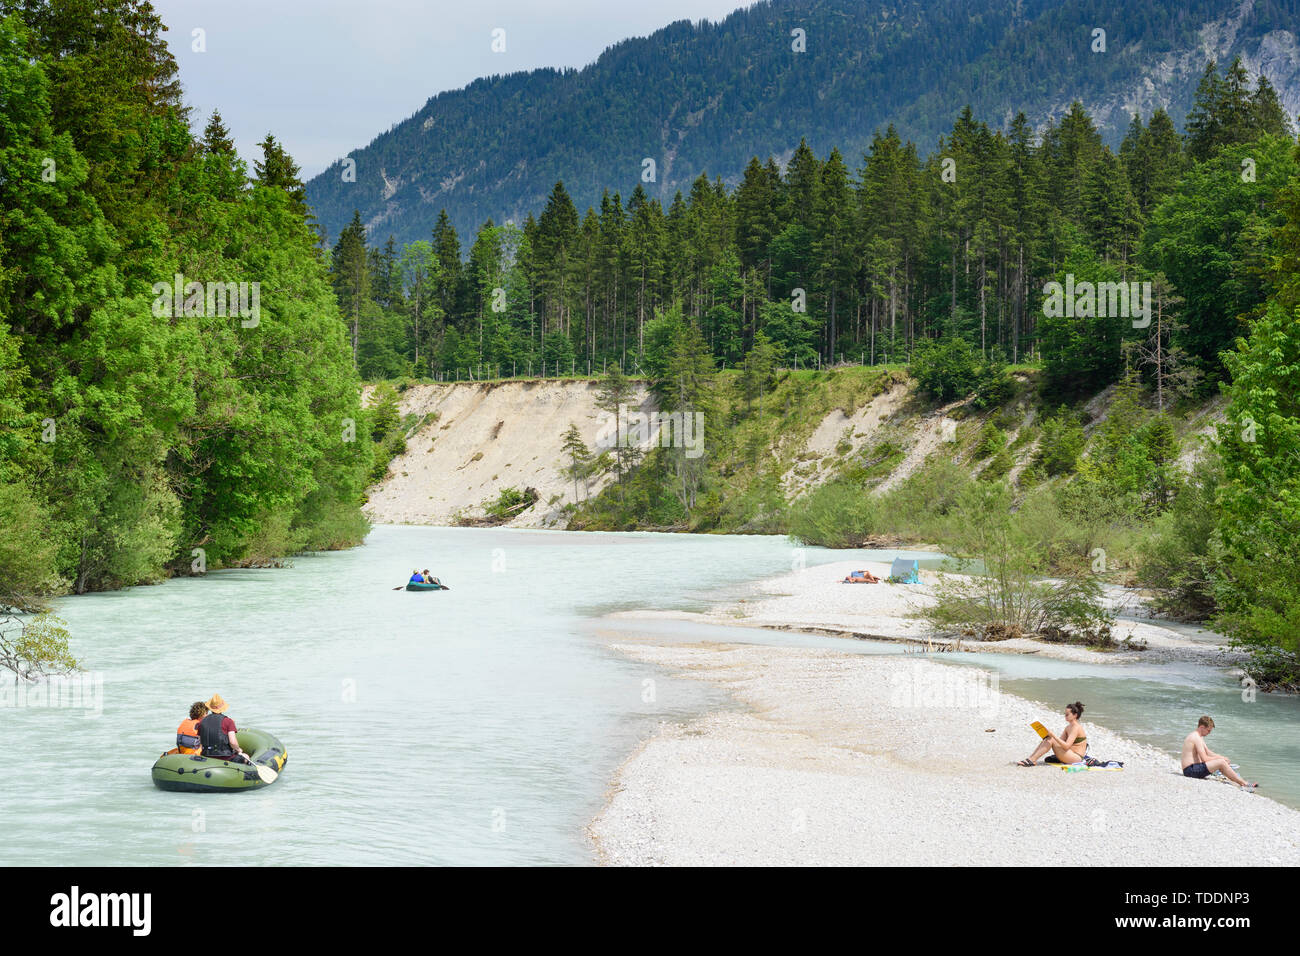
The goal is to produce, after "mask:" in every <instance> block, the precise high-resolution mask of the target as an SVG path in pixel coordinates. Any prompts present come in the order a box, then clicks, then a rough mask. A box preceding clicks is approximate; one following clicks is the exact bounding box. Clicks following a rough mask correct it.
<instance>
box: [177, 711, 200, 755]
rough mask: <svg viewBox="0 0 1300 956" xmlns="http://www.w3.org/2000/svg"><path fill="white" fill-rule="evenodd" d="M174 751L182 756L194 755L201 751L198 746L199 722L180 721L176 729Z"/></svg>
mask: <svg viewBox="0 0 1300 956" xmlns="http://www.w3.org/2000/svg"><path fill="white" fill-rule="evenodd" d="M176 749H177V750H179V751H180V752H181V753H183V754H196V753H200V752H201V751H202V748H201V747H200V746H199V722H198V721H197V720H188V719H187V720H182V721H181V725H180V726H179V727H177V728H176Z"/></svg>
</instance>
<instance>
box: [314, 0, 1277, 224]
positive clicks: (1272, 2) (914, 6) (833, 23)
mask: <svg viewBox="0 0 1300 956" xmlns="http://www.w3.org/2000/svg"><path fill="white" fill-rule="evenodd" d="M1094 24H1097V25H1100V26H1094ZM1296 24H1300V0H1240V2H1237V0H1233V2H1229V3H1225V2H1223V0H1182V2H1173V0H1152V2H1151V3H1149V4H1147V5H1145V8H1144V10H1143V11H1140V12H1139V11H1133V10H1131V9H1126V7H1125V5H1124V4H1123V3H1120V2H1116V0H1069V2H1066V3H1064V4H1053V3H1051V2H1049V0H1019V2H1017V3H1016V4H1015V6H1014V7H1012V8H1011V9H1010V10H1008V9H1007V8H1006V6H1005V5H1003V4H1002V3H999V2H995V0H864V2H860V3H850V4H846V3H844V2H843V0H767V2H763V3H759V4H755V5H754V6H751V7H747V8H744V9H740V10H737V11H735V12H733V13H732V14H730V15H728V16H727V17H726V18H724V19H723V20H721V21H717V22H712V21H707V20H704V21H698V22H695V23H692V22H690V21H685V20H680V21H676V22H674V23H671V24H668V25H667V26H665V27H663V28H662V29H660V30H658V31H655V32H654V33H653V34H651V35H649V36H647V37H634V38H629V39H626V40H622V41H620V42H619V43H616V44H613V45H612V46H610V47H609V48H607V49H606V50H605V51H604V52H603V53H602V54H601V55H600V56H599V57H598V58H597V59H596V60H595V61H593V62H592V63H591V64H588V65H587V66H585V67H583V68H581V69H571V68H566V69H554V68H545V69H539V70H533V71H529V72H519V73H510V74H499V75H494V76H489V77H484V78H481V79H479V80H475V81H474V82H473V83H470V84H469V85H467V86H466V87H464V88H462V89H459V90H450V91H444V92H442V93H439V94H437V95H435V96H433V97H431V98H430V99H429V100H428V101H427V102H426V103H425V105H424V106H423V107H422V108H421V109H420V110H419V111H417V112H416V113H415V114H413V115H412V116H411V117H409V118H408V119H406V120H404V121H402V122H401V123H398V124H396V125H395V126H393V127H391V128H390V129H389V130H387V131H386V132H384V133H381V134H379V135H378V136H376V137H375V138H374V139H373V140H372V141H371V142H370V143H369V144H368V145H366V146H364V147H362V148H360V149H357V150H354V151H353V152H351V153H350V154H349V157H351V158H352V159H354V160H355V161H356V181H355V182H345V181H344V180H343V171H344V165H343V160H339V161H337V162H335V163H334V164H332V165H331V166H330V167H328V168H327V169H326V170H324V171H323V172H322V173H320V174H319V175H318V176H316V177H315V178H314V179H312V180H311V181H310V182H309V183H308V184H307V190H308V196H309V199H310V201H311V202H312V205H313V207H314V208H315V211H316V215H317V218H318V219H319V221H320V222H321V224H322V226H323V228H324V229H325V232H326V234H327V236H328V237H330V238H331V239H332V237H333V236H336V235H337V234H338V231H339V230H340V229H341V228H342V226H343V225H344V224H345V223H346V222H347V220H348V219H350V218H351V215H352V212H353V210H354V209H355V210H359V211H360V212H361V216H362V221H363V222H364V223H365V225H366V227H367V231H368V233H369V234H370V235H371V236H372V237H374V238H376V239H380V240H382V239H383V238H384V237H386V236H388V235H390V234H391V235H393V236H395V237H396V238H397V240H398V242H399V243H405V242H409V241H412V240H414V239H418V238H426V237H427V236H428V234H429V230H430V229H431V228H432V225H433V222H434V220H435V219H436V217H437V215H438V212H439V210H440V209H442V208H444V207H445V208H446V209H447V210H448V214H449V216H450V217H451V220H452V222H453V224H454V225H455V226H456V228H457V230H458V231H460V232H461V233H462V234H465V233H467V232H471V231H473V230H474V229H476V228H477V227H478V226H479V225H480V224H481V223H482V222H483V221H485V220H487V219H488V218H491V219H493V220H494V221H496V222H504V221H507V220H512V219H513V220H515V221H519V220H522V219H523V218H524V217H525V216H527V215H528V214H529V213H535V212H537V211H538V210H539V209H540V208H541V206H542V204H543V202H544V201H545V197H546V194H547V192H548V191H549V189H550V188H551V186H553V185H554V183H555V181H556V180H563V181H564V182H565V184H566V186H567V187H568V188H569V191H570V193H571V194H572V195H573V197H574V200H575V202H576V203H577V204H578V206H579V208H580V209H585V208H586V207H588V206H591V205H597V204H598V203H599V198H600V194H601V192H602V191H603V190H604V189H609V190H611V191H618V192H621V193H623V194H624V195H625V196H626V195H628V194H629V193H631V191H632V190H633V188H634V187H635V186H636V185H637V184H638V183H641V184H642V185H643V187H644V188H645V189H646V190H647V192H648V193H649V194H650V195H651V196H652V197H654V198H658V199H659V200H660V201H662V202H665V203H666V202H667V201H669V200H671V199H672V197H673V195H674V193H676V192H677V191H678V190H682V191H685V190H686V189H687V187H689V185H690V183H691V182H692V181H693V180H694V179H696V178H697V177H698V176H699V175H700V174H701V173H707V174H708V175H709V176H710V177H720V178H721V179H722V180H723V181H724V182H725V183H727V184H728V185H732V184H734V183H735V182H737V181H738V179H739V176H740V173H741V170H742V169H743V167H744V164H745V163H746V162H747V161H748V159H749V158H750V157H751V156H754V155H757V156H760V157H763V158H766V157H767V156H768V155H772V156H774V157H776V158H777V159H778V161H782V162H783V161H784V159H785V158H788V156H789V155H790V153H791V152H792V151H793V149H794V148H795V147H796V146H797V145H798V142H799V140H800V139H801V138H807V140H808V142H809V145H810V146H812V147H813V148H814V150H816V151H817V152H818V153H825V152H828V151H829V149H830V148H832V147H838V148H839V149H840V150H841V151H842V152H843V153H844V155H845V157H846V161H847V162H848V163H849V165H850V168H851V169H856V168H857V165H858V162H859V159H860V155H861V153H862V151H863V150H864V149H865V147H866V145H867V143H868V142H869V140H870V137H871V136H872V134H873V133H874V132H875V131H876V130H879V129H883V128H884V127H885V126H886V125H888V124H891V123H892V124H893V125H895V126H896V127H897V128H898V130H899V132H900V134H901V135H902V136H903V137H904V138H906V139H912V140H914V141H915V142H917V143H918V145H921V146H922V147H923V148H926V149H928V148H929V147H930V146H931V145H932V144H933V143H934V142H936V141H937V140H938V138H939V136H941V135H942V134H943V133H944V131H945V130H947V129H948V128H950V125H951V122H952V120H953V119H954V118H955V116H956V115H957V113H958V112H959V111H960V110H961V108H962V107H963V106H965V105H966V104H967V103H969V104H971V105H972V106H973V107H974V108H975V112H976V115H978V116H980V117H982V118H985V119H988V120H989V121H990V122H991V123H993V124H995V125H1000V126H1004V127H1005V126H1006V125H1007V124H1008V123H1009V122H1010V120H1011V118H1012V117H1013V116H1014V115H1015V113H1016V112H1019V111H1022V110H1023V111H1024V112H1025V113H1026V114H1027V116H1028V117H1029V119H1030V121H1031V123H1033V124H1034V126H1035V127H1036V128H1038V129H1039V130H1041V129H1042V128H1043V127H1044V126H1045V125H1046V123H1048V122H1049V121H1052V120H1054V119H1055V118H1058V117H1059V116H1060V115H1062V114H1063V113H1064V112H1065V110H1066V109H1068V107H1069V104H1070V103H1071V102H1073V101H1074V100H1075V99H1079V100H1080V101H1082V102H1083V103H1084V105H1085V107H1086V108H1088V109H1089V111H1090V112H1091V113H1093V115H1094V116H1095V118H1096V119H1097V122H1098V125H1099V127H1100V128H1101V131H1102V134H1103V136H1104V137H1105V138H1106V140H1107V142H1109V143H1110V144H1111V145H1112V146H1114V145H1115V144H1117V143H1118V141H1119V139H1120V138H1121V137H1122V136H1123V133H1124V130H1125V128H1126V127H1127V125H1128V122H1129V119H1130V117H1131V114H1132V112H1134V111H1138V112H1141V113H1142V114H1143V115H1144V116H1145V115H1149V114H1150V112H1151V111H1152V110H1153V109H1155V108H1156V107H1163V108H1165V109H1166V110H1168V112H1169V113H1170V114H1171V116H1172V117H1173V118H1174V120H1175V122H1177V123H1179V124H1181V121H1182V118H1183V114H1184V113H1185V112H1186V109H1187V108H1188V106H1189V105H1190V102H1191V98H1192V94H1193V91H1194V89H1195V86H1196V82H1197V80H1198V79H1199V76H1200V73H1201V71H1202V69H1203V68H1204V65H1205V63H1206V61H1208V60H1209V59H1216V60H1218V61H1220V63H1221V65H1222V63H1223V62H1224V61H1226V60H1228V59H1230V58H1232V57H1234V56H1241V57H1242V61H1243V64H1244V65H1245V66H1246V68H1247V69H1248V70H1249V71H1250V72H1251V74H1252V78H1253V77H1254V76H1255V75H1258V74H1259V73H1261V72H1262V73H1263V74H1264V75H1266V76H1267V77H1268V78H1269V80H1270V82H1272V83H1273V85H1274V86H1275V87H1276V88H1277V90H1278V94H1279V98H1280V99H1281V101H1282V103H1283V105H1284V106H1285V107H1286V109H1287V112H1288V113H1289V114H1290V115H1292V116H1294V115H1295V114H1296V113H1297V112H1298V111H1300V43H1298V42H1297V35H1296V32H1295V30H1296V26H1295V25H1296ZM795 29H803V30H805V37H806V43H807V52H804V53H796V52H794V51H793V49H792V43H793V41H792V38H791V31H793V30H795ZM837 29H838V33H837ZM1096 29H1103V30H1105V31H1106V35H1105V52H1097V53H1094V52H1092V49H1093V47H1094V46H1095V45H1096V39H1097V38H1096V35H1095V33H1094V31H1095V30H1096ZM828 37H829V38H830V39H828ZM647 159H649V160H653V161H654V174H655V178H654V180H653V181H651V182H643V181H642V173H643V170H644V169H646V166H645V165H644V163H645V161H646V160H647Z"/></svg>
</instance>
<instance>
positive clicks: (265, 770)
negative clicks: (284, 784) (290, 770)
mask: <svg viewBox="0 0 1300 956" xmlns="http://www.w3.org/2000/svg"><path fill="white" fill-rule="evenodd" d="M253 766H254V767H255V768H256V769H257V775H258V776H259V777H261V778H262V783H275V780H276V778H277V777H279V776H280V774H279V773H278V772H277V771H276V770H274V769H273V768H271V767H265V766H263V765H262V764H260V763H255V764H253Z"/></svg>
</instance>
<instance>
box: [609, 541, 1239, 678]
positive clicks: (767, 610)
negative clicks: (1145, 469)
mask: <svg viewBox="0 0 1300 956" xmlns="http://www.w3.org/2000/svg"><path fill="white" fill-rule="evenodd" d="M862 567H866V568H867V570H869V571H870V572H871V573H872V574H874V575H876V576H877V577H879V578H882V579H883V578H885V577H887V576H888V575H889V565H888V564H873V563H870V562H868V563H866V564H865V565H864V564H863V562H861V561H857V562H852V561H837V562H834V563H831V564H821V565H817V566H816V567H811V568H805V569H803V570H800V571H794V572H791V573H789V574H783V575H780V576H778V577H774V578H768V579H766V580H763V581H759V582H757V583H755V584H751V585H749V586H748V590H747V593H746V594H745V596H743V597H742V598H740V599H739V600H737V601H735V602H733V603H731V604H728V605H724V606H721V607H718V608H715V609H714V610H711V611H709V612H707V613H705V614H702V615H697V616H696V619H697V620H699V619H702V620H707V621H710V622H712V623H716V624H731V625H743V626H746V627H766V628H773V629H776V630H801V631H802V630H812V631H821V632H826V633H832V634H837V635H842V636H845V637H860V638H874V639H877V640H907V641H923V640H925V639H926V631H927V627H926V625H925V624H924V623H923V622H922V621H920V620H917V619H916V618H915V617H914V616H913V615H914V614H915V612H916V611H917V610H919V609H921V608H923V607H926V606H928V605H929V604H930V603H931V602H932V601H933V600H934V598H933V593H934V584H935V582H936V581H937V580H938V577H939V575H938V573H936V572H934V571H922V572H921V583H920V584H919V585H903V584H885V583H884V582H883V580H882V583H880V584H844V583H842V580H843V578H844V577H845V576H846V575H847V574H848V573H849V571H851V570H856V569H858V568H862ZM636 613H637V612H632V614H631V615H628V616H635V614H636ZM1189 630H1190V629H1189ZM1115 636H1116V638H1118V639H1123V638H1129V639H1131V640H1133V641H1135V642H1145V644H1146V646H1147V649H1146V650H1145V651H1124V650H1119V651H1092V650H1089V649H1088V648H1086V647H1079V646H1075V645H1070V644H1048V643H1045V642H1043V641H1034V640H1028V639H1025V640H1013V641H996V642H983V641H972V640H966V641H963V642H962V647H964V648H966V649H967V650H985V651H996V652H998V653H1002V654H1013V653H1021V654H1039V655H1042V656H1043V657H1053V658H1058V659H1062V660H1072V661H1079V662H1081V663H1104V662H1107V661H1112V662H1124V661H1147V662H1151V661H1169V660H1199V661H1204V662H1208V663H1218V664H1233V663H1236V662H1237V661H1238V660H1240V658H1241V655H1240V654H1236V653H1233V652H1229V651H1227V650H1226V649H1225V647H1224V640H1223V638H1221V637H1220V636H1219V635H1215V634H1213V633H1211V632H1209V631H1199V633H1197V634H1196V635H1195V636H1194V637H1193V636H1188V635H1187V634H1180V633H1178V632H1177V631H1174V630H1172V629H1170V628H1167V627H1163V626H1162V625H1160V624H1158V623H1154V622H1150V621H1124V620H1122V621H1119V622H1117V623H1116V626H1115ZM940 643H942V644H948V643H949V642H948V641H941V642H940Z"/></svg>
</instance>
